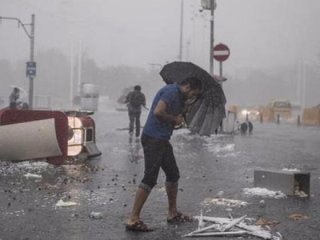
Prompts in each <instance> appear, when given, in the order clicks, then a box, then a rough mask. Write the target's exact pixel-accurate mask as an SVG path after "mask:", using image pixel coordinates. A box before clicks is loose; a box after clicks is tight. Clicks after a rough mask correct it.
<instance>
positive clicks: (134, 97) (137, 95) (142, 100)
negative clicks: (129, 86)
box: [125, 85, 146, 137]
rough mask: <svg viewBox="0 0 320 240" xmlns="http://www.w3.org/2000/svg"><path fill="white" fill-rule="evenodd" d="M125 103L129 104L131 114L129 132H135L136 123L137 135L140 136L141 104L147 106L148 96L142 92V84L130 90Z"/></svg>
mask: <svg viewBox="0 0 320 240" xmlns="http://www.w3.org/2000/svg"><path fill="white" fill-rule="evenodd" d="M125 103H127V106H128V114H129V134H130V135H132V134H133V130H134V125H135V127H136V132H135V133H136V137H139V136H140V116H141V106H143V107H145V108H146V97H145V95H144V94H143V93H142V92H141V86H140V85H136V86H134V91H131V92H129V94H128V95H127V97H126V100H125Z"/></svg>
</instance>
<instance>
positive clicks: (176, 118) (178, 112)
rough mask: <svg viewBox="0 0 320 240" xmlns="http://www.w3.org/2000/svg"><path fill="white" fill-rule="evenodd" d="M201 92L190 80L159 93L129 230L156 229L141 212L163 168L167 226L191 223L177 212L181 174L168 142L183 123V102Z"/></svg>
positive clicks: (145, 140)
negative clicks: (147, 223)
mask: <svg viewBox="0 0 320 240" xmlns="http://www.w3.org/2000/svg"><path fill="white" fill-rule="evenodd" d="M200 93H201V81H200V80H198V79H196V78H187V79H186V80H184V81H183V82H181V83H180V84H177V83H174V84H168V85H166V86H165V87H163V88H161V89H160V90H159V91H158V93H157V94H156V96H155V98H154V100H153V103H152V106H151V109H150V112H149V115H148V118H147V121H146V123H145V125H144V128H143V132H142V136H141V143H142V146H143V151H144V161H145V171H144V177H143V179H142V181H141V183H140V185H139V187H138V189H137V192H136V197H135V201H134V205H133V208H132V211H131V213H130V215H129V218H128V221H127V225H126V229H127V230H129V231H142V232H148V231H152V230H153V229H151V228H149V227H148V226H147V225H146V224H145V223H143V222H142V221H141V220H140V212H141V210H142V207H143V205H144V203H145V201H146V200H147V198H148V196H149V194H150V192H151V190H152V188H153V187H154V186H155V185H156V184H157V179H158V175H159V171H160V168H162V170H163V171H164V173H165V175H166V192H167V196H168V205H169V206H168V216H167V221H168V223H180V222H185V221H191V218H190V217H188V216H186V215H183V214H182V213H181V212H179V211H178V210H177V193H178V180H179V178H180V175H179V169H178V166H177V163H176V159H175V157H174V154H173V150H172V146H171V144H170V142H169V140H170V137H171V135H172V132H173V129H174V127H175V126H177V125H180V124H182V123H183V122H184V118H183V115H182V113H183V107H184V102H185V101H186V100H187V99H190V98H194V97H197V96H199V95H200Z"/></svg>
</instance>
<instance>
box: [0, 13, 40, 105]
mask: <svg viewBox="0 0 320 240" xmlns="http://www.w3.org/2000/svg"><path fill="white" fill-rule="evenodd" d="M3 19H4V20H14V21H17V22H18V26H22V28H23V30H24V32H25V33H26V34H27V36H28V38H29V39H30V62H31V63H34V26H35V15H34V14H32V15H31V23H29V24H25V23H23V22H22V21H21V20H20V19H19V18H16V17H1V16H0V20H3ZM28 25H29V26H30V33H29V32H28V30H27V28H26V26H28ZM32 73H34V74H27V75H28V77H29V108H30V109H32V108H33V79H34V76H35V69H34V71H32Z"/></svg>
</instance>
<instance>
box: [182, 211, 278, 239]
mask: <svg viewBox="0 0 320 240" xmlns="http://www.w3.org/2000/svg"><path fill="white" fill-rule="evenodd" d="M194 218H195V219H197V220H198V221H199V225H198V229H196V230H195V231H193V232H190V233H188V234H186V235H184V237H210V236H212V237H214V236H225V237H228V236H230V237H231V236H232V237H233V236H250V235H251V236H255V237H259V238H261V239H267V240H268V239H269V240H281V239H282V237H281V234H280V233H276V234H273V233H272V232H271V231H269V230H266V229H264V228H262V227H261V226H257V225H250V224H248V223H247V222H249V220H250V219H249V218H247V216H246V215H244V216H242V217H240V218H233V219H232V218H222V217H209V216H203V215H200V216H195V217H194Z"/></svg>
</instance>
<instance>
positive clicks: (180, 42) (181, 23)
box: [179, 0, 184, 61]
mask: <svg viewBox="0 0 320 240" xmlns="http://www.w3.org/2000/svg"><path fill="white" fill-rule="evenodd" d="M183 11H184V6H183V0H181V5H180V41H179V61H182V49H183Z"/></svg>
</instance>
